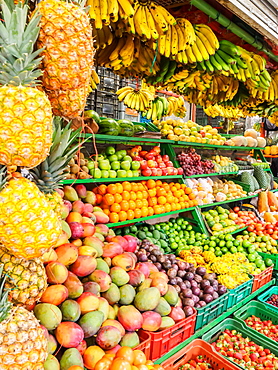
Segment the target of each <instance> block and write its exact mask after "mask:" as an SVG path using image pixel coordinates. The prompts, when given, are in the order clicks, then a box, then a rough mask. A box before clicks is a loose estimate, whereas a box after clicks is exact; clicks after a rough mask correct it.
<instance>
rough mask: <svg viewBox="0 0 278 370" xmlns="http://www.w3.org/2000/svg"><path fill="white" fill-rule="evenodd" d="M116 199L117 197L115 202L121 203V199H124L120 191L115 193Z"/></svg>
mask: <svg viewBox="0 0 278 370" xmlns="http://www.w3.org/2000/svg"><path fill="white" fill-rule="evenodd" d="M114 199H115V202H116V203H121V201H122V200H123V197H122V195H121V194H120V193H116V194H115V195H114Z"/></svg>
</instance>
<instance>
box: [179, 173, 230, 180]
mask: <svg viewBox="0 0 278 370" xmlns="http://www.w3.org/2000/svg"><path fill="white" fill-rule="evenodd" d="M228 175H237V172H225V173H218V172H212V173H202V174H200V175H191V176H184V178H185V179H194V178H196V177H211V176H228Z"/></svg>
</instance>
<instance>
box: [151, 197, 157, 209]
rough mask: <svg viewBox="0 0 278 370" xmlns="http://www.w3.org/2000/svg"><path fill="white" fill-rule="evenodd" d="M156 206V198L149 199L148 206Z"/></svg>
mask: <svg viewBox="0 0 278 370" xmlns="http://www.w3.org/2000/svg"><path fill="white" fill-rule="evenodd" d="M156 205H157V198H155V197H153V198H149V206H150V207H152V206H156Z"/></svg>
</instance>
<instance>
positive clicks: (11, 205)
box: [0, 167, 61, 259]
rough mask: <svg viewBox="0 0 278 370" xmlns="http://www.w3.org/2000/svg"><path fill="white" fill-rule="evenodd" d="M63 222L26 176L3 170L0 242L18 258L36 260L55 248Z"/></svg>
mask: <svg viewBox="0 0 278 370" xmlns="http://www.w3.org/2000/svg"><path fill="white" fill-rule="evenodd" d="M60 234H61V223H60V220H59V218H58V216H57V215H56V213H55V212H54V211H53V209H51V207H50V204H49V202H48V200H47V198H46V196H45V195H44V194H43V193H42V192H41V191H40V190H39V189H38V187H37V186H36V185H35V184H34V183H33V182H31V181H30V180H28V179H25V178H23V177H12V178H11V179H9V180H8V178H7V171H6V167H2V168H0V243H1V244H3V245H4V247H5V248H6V249H7V250H8V251H9V252H10V253H12V254H13V255H15V256H16V257H22V258H25V259H33V258H36V257H40V256H41V255H42V254H44V253H45V252H46V251H48V250H49V249H50V248H52V247H54V246H55V245H56V243H57V240H58V238H59V236H60Z"/></svg>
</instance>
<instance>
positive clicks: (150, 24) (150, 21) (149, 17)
mask: <svg viewBox="0 0 278 370" xmlns="http://www.w3.org/2000/svg"><path fill="white" fill-rule="evenodd" d="M145 12H146V20H147V24H148V27H149V29H150V31H151V36H152V38H153V39H154V40H157V39H158V38H159V34H158V32H157V30H156V27H155V21H154V19H153V16H152V13H151V12H150V9H149V8H148V7H147V6H146V7H145ZM163 36H164V35H163Z"/></svg>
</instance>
